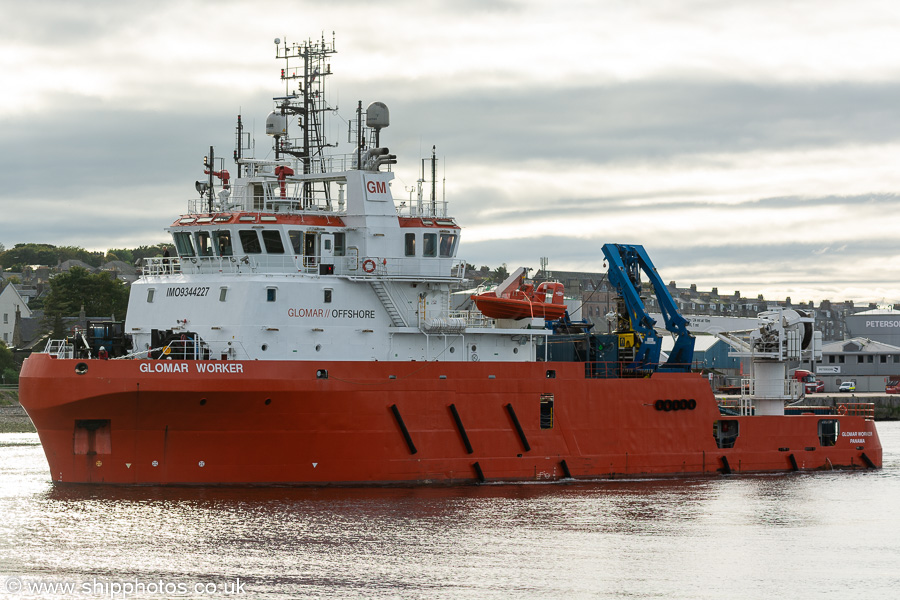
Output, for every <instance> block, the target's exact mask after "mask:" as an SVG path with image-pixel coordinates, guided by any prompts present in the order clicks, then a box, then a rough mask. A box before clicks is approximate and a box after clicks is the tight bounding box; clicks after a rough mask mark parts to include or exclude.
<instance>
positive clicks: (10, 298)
mask: <svg viewBox="0 0 900 600" xmlns="http://www.w3.org/2000/svg"><path fill="white" fill-rule="evenodd" d="M16 311H19V312H21V316H22V318H23V319H25V318H30V317H31V309H30V308H28V304H27V303H26V302H25V300H24V299H23V298H22V296H21V295H20V294H19V291H18V290H17V289H16V286H15V285H13V284H11V283H10V284H8V285H6V287H4V288H3V291H2V292H0V340H3V343H4V344H6V345H7V346H12V339H13V331H14V330H15V327H16Z"/></svg>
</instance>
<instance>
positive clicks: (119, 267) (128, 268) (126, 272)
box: [100, 260, 138, 284]
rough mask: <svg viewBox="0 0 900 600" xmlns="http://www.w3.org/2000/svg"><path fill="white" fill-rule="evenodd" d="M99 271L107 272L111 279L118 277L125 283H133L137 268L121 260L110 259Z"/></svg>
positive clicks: (136, 277) (135, 279)
mask: <svg viewBox="0 0 900 600" xmlns="http://www.w3.org/2000/svg"><path fill="white" fill-rule="evenodd" d="M100 272H101V273H109V274H110V275H111V276H112V278H113V279H120V280H122V281H124V282H125V283H127V284H131V283H134V282H135V281H137V279H138V274H137V269H135V268H134V265H129V264H128V263H127V262H123V261H121V260H112V261H110V262H108V263H106V264H105V265H102V266H101V267H100Z"/></svg>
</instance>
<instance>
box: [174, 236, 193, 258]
mask: <svg viewBox="0 0 900 600" xmlns="http://www.w3.org/2000/svg"><path fill="white" fill-rule="evenodd" d="M173 237H174V239H175V251H176V252H178V256H195V253H194V244H193V242H192V241H191V234H190V233H188V232H186V231H179V232H177V233H175V235H174V236H173Z"/></svg>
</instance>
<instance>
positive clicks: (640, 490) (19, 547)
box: [0, 423, 900, 600]
mask: <svg viewBox="0 0 900 600" xmlns="http://www.w3.org/2000/svg"><path fill="white" fill-rule="evenodd" d="M879 432H880V435H881V439H882V443H883V444H884V446H885V448H886V450H885V461H884V462H885V464H884V469H883V470H882V471H879V472H866V473H820V474H814V475H812V474H791V475H778V476H765V477H720V478H715V479H692V480H684V481H612V482H608V481H604V482H596V483H591V484H569V485H565V484H563V485H560V484H529V485H503V486H500V485H487V486H480V487H467V488H453V489H399V490H393V489H337V490H310V489H290V488H269V489H234V488H227V489H222V488H206V489H193V488H164V489H154V488H115V487H80V486H74V487H73V486H62V487H58V486H54V485H52V484H51V483H50V482H49V475H48V472H47V467H46V462H45V459H44V455H43V452H42V450H41V448H40V445H39V443H38V439H37V436H36V435H34V434H0V598H6V597H11V598H20V597H21V598H35V597H42V598H61V597H67V598H70V597H74V598H163V597H167V598H168V597H190V598H210V597H216V598H219V597H225V596H229V597H245V598H306V597H312V598H348V597H350V598H352V597H364V598H561V597H566V598H667V599H669V598H692V599H693V598H709V599H716V600H721V599H732V598H779V599H797V598H816V599H819V598H840V599H842V600H843V599H849V598H856V597H864V598H866V599H867V600H868V599H873V598H897V597H900V518H898V516H897V509H898V500H900V423H880V424H879ZM42 582H43V584H45V585H58V586H66V585H68V586H70V587H69V590H68V591H65V587H57V588H55V589H56V591H55V592H53V591H50V592H47V591H46V590H47V588H46V587H45V591H44V592H43V593H39V592H38V591H30V590H34V586H37V585H41V583H42ZM50 589H51V590H52V589H53V588H50ZM17 590H19V591H18V592H17V593H13V592H16V591H17Z"/></svg>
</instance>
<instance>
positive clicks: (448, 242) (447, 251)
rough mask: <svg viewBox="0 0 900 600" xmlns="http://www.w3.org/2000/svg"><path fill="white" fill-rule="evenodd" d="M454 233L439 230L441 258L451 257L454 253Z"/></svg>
mask: <svg viewBox="0 0 900 600" xmlns="http://www.w3.org/2000/svg"><path fill="white" fill-rule="evenodd" d="M456 238H457V236H456V234H455V233H446V232H441V258H451V257H453V256H454V255H456Z"/></svg>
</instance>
